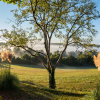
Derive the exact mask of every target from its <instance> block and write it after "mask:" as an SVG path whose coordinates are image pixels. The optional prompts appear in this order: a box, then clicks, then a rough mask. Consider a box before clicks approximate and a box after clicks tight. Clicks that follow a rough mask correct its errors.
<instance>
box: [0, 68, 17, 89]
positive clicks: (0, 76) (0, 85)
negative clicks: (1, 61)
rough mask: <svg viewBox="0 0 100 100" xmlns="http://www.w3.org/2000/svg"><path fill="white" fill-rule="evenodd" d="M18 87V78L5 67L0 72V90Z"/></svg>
mask: <svg viewBox="0 0 100 100" xmlns="http://www.w3.org/2000/svg"><path fill="white" fill-rule="evenodd" d="M18 88H19V80H18V78H17V76H16V75H15V74H11V73H10V72H9V69H7V68H5V69H3V70H2V72H1V73H0V90H15V89H18Z"/></svg>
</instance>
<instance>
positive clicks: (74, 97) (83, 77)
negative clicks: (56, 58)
mask: <svg viewBox="0 0 100 100" xmlns="http://www.w3.org/2000/svg"><path fill="white" fill-rule="evenodd" d="M11 72H12V73H13V72H14V73H16V74H17V76H18V78H19V80H20V84H21V89H22V90H23V91H24V92H26V93H27V94H28V95H29V96H28V98H36V100H39V99H42V100H81V99H82V98H83V97H84V96H85V95H87V94H88V93H90V92H91V91H93V90H94V89H95V88H96V84H97V82H98V80H99V79H100V78H99V77H100V71H98V69H75V70H74V69H56V73H55V79H56V89H55V90H51V89H49V77H48V72H47V71H46V69H44V68H43V67H41V66H39V65H29V66H28V65H27V66H26V65H23V66H17V65H12V66H11ZM33 100H34V99H33Z"/></svg>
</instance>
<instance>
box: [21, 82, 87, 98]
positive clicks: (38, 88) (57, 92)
mask: <svg viewBox="0 0 100 100" xmlns="http://www.w3.org/2000/svg"><path fill="white" fill-rule="evenodd" d="M23 83H25V84H28V87H27V88H28V89H35V91H37V92H38V93H40V94H41V93H42V95H41V96H40V94H38V96H39V97H40V98H41V97H42V100H45V99H43V98H44V97H43V95H44V94H45V95H48V99H47V100H51V99H50V98H49V97H52V95H59V96H60V95H61V96H66V97H68V96H72V97H84V96H85V95H86V94H83V93H74V92H68V91H60V90H56V89H55V90H54V89H49V88H47V87H44V86H43V85H39V86H38V85H35V84H34V83H32V82H27V81H24V82H23ZM34 86H35V87H34ZM32 91H33V90H32ZM52 99H53V98H52Z"/></svg>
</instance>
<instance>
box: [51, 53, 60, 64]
mask: <svg viewBox="0 0 100 100" xmlns="http://www.w3.org/2000/svg"><path fill="white" fill-rule="evenodd" d="M58 58H59V51H56V52H54V54H51V55H50V59H51V61H52V63H56V61H57V60H58Z"/></svg>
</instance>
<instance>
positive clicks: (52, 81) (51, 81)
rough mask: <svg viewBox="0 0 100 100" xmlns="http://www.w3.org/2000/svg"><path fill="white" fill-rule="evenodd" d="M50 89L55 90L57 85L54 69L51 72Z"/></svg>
mask: <svg viewBox="0 0 100 100" xmlns="http://www.w3.org/2000/svg"><path fill="white" fill-rule="evenodd" d="M49 88H51V89H55V88H56V83H55V69H52V70H51V71H50V72H49Z"/></svg>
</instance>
